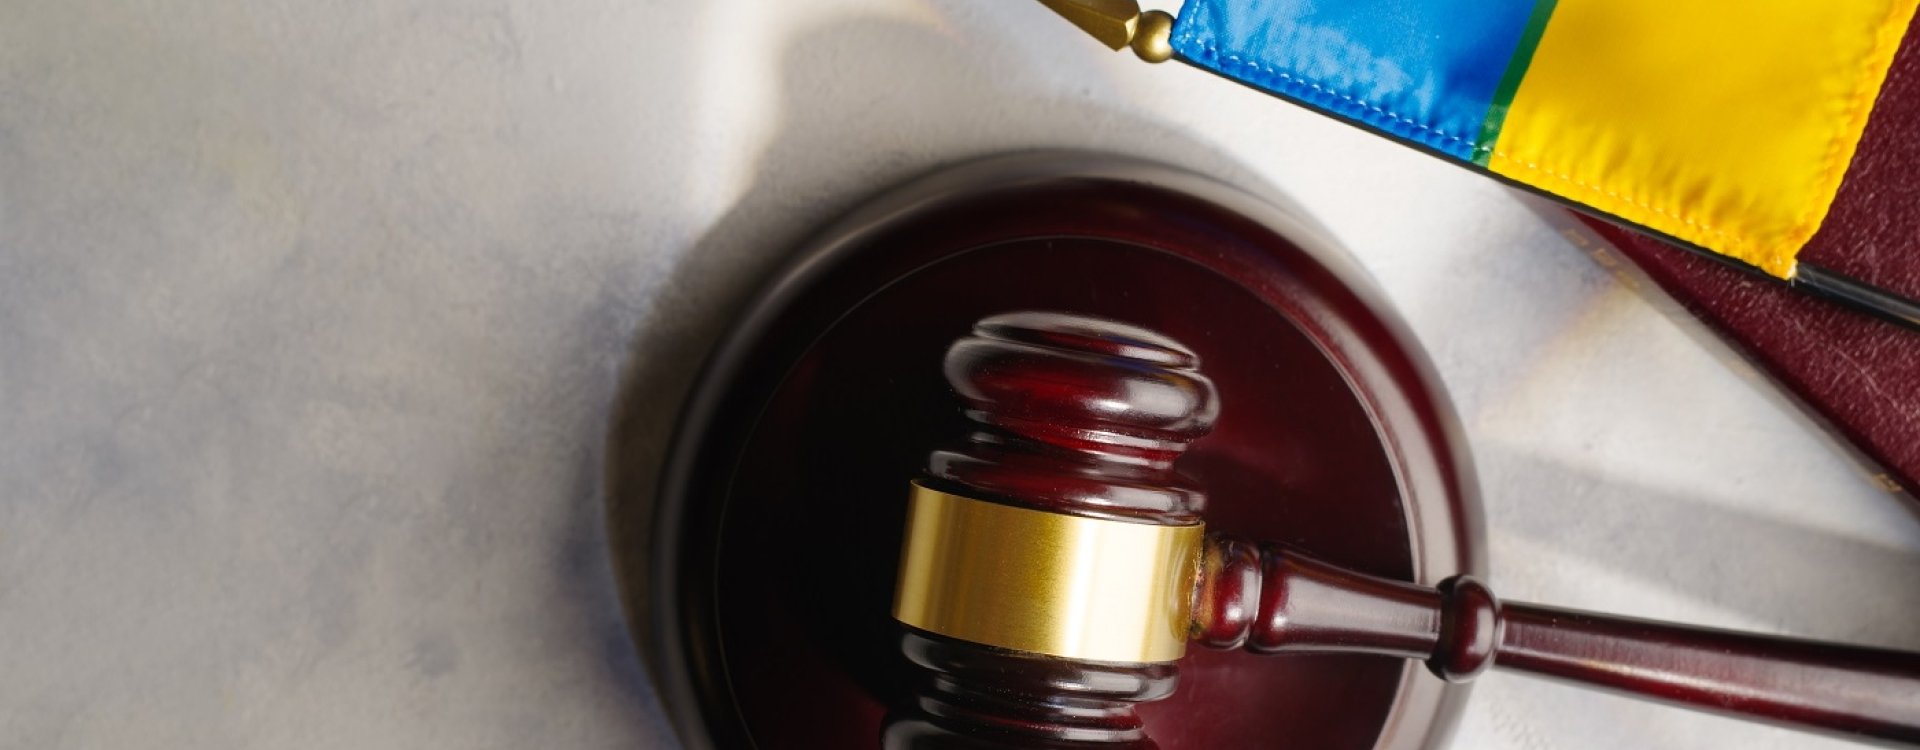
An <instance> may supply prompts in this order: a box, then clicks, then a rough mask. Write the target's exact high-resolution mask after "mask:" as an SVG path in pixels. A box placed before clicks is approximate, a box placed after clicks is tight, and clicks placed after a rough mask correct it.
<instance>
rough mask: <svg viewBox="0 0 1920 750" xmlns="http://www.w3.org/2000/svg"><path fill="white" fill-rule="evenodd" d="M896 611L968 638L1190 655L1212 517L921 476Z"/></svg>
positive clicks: (1121, 655) (1064, 652)
mask: <svg viewBox="0 0 1920 750" xmlns="http://www.w3.org/2000/svg"><path fill="white" fill-rule="evenodd" d="M911 503H912V506H911V508H910V510H909V511H908V515H907V541H906V548H905V550H904V551H903V553H902V554H901V560H900V583H899V588H898V589H897V590H896V591H895V593H894V600H893V616H894V618H895V619H897V620H899V621H900V622H902V623H905V624H907V625H910V626H912V627H915V628H919V629H921V630H924V631H927V632H930V633H934V634H937V635H943V636H947V637H949V638H954V639H958V640H962V641H966V642H969V643H978V644H983V645H987V646H998V647H1000V648H1004V649H1011V650H1014V651H1023V652H1027V653H1034V654H1045V655H1048V656H1058V657H1063V658H1068V659H1079V660H1085V661H1104V662H1125V663H1152V662H1169V661H1174V660H1176V659H1179V658H1180V655H1181V654H1184V653H1186V648H1187V629H1188V627H1189V625H1190V624H1191V622H1192V618H1193V612H1192V606H1193V602H1192V600H1193V587H1194V576H1195V575H1196V574H1197V571H1198V566H1199V560H1200V553H1201V547H1202V540H1203V537H1204V536H1205V527H1204V526H1202V525H1200V524H1195V525H1192V526H1155V525H1151V524H1144V523H1133V522H1129V521H1116V520H1107V519H1100V518H1085V517H1082V516H1071V515H1066V514H1063V513H1048V512H1045V511H1039V510H1032V509H1028V508H1016V507H1013V506H1010V505H1002V504H999V503H992V502H986V501H983V500H973V499H970V498H965V497H960V496H958V495H949V494H947V493H944V492H939V491H936V490H932V489H928V488H926V487H923V486H921V485H920V484H919V483H915V484H914V485H913V491H912V496H911Z"/></svg>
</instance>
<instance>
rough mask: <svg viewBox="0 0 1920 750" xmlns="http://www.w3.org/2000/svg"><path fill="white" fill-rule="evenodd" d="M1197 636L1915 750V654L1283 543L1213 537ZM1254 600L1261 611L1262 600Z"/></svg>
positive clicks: (1919, 677) (1918, 719)
mask: <svg viewBox="0 0 1920 750" xmlns="http://www.w3.org/2000/svg"><path fill="white" fill-rule="evenodd" d="M1204 569H1205V574H1206V576H1207V578H1206V579H1205V585H1204V586H1203V587H1202V596H1201V599H1200V602H1199V607H1198V610H1199V611H1198V612H1197V614H1198V619H1197V623H1198V624H1197V625H1196V633H1197V635H1196V638H1197V640H1199V641H1201V642H1202V643H1206V644H1208V645H1213V646H1216V647H1236V646H1244V647H1245V648H1247V649H1250V650H1252V651H1256V652H1261V653H1289V652H1292V653H1299V652H1309V651H1317V652H1327V651H1347V652H1356V651H1357V652H1367V653H1382V654H1391V655H1396V656H1403V657H1407V658H1415V659H1422V660H1425V661H1426V662H1427V665H1428V667H1429V668H1430V669H1431V670H1432V671H1433V672H1434V674H1436V675H1439V676H1440V677H1441V678H1443V679H1447V680H1450V681H1465V680H1469V679H1472V678H1473V677H1474V676H1475V675H1477V674H1479V673H1480V672H1481V671H1483V670H1484V669H1486V668H1487V667H1489V666H1499V667H1502V668H1505V669H1511V670H1515V671H1519V672H1527V673H1531V674H1536V675H1541V676H1545V677H1551V678H1554V679H1558V680H1564V681H1567V682H1572V683H1578V684H1581V685H1587V686H1592V687H1598V688H1602V689H1607V690H1612V691H1615V692H1619V693H1624V694H1628V695H1633V696H1639V697H1644V698H1650V699H1653V700H1659V701H1665V702H1668V703H1673V704H1678V705H1681V706H1686V707H1690V708H1695V709H1700V710H1705V711H1711V712H1715V713H1721V714H1727V715H1732V716H1737V717H1742V718H1749V719H1756V720H1760V721H1765V722H1770V723H1774V724H1780V725H1784V726H1791V727H1796V728H1801V729H1812V730H1818V731H1824V732H1828V733H1831V734H1836V735H1841V736H1846V737H1851V738H1854V739H1878V740H1882V741H1892V742H1895V743H1901V744H1920V654H1916V653H1909V652H1901V651H1893V650H1887V649H1877V648H1867V647H1862V646H1849V645H1844V644H1836V643H1821V642H1817V641H1808V640H1799V639H1793V638H1782V637H1777V636H1769V635H1759V634H1754V633H1740V632H1735V631H1729V630H1720V629H1714V628H1701V627H1689V626H1685V625H1676V624H1671V623H1662V622H1653V621H1648V620H1638V619H1633V618H1626V617H1614V616H1610V615H1603V614H1595V613H1590V612H1580V611H1575V610H1567V609H1558V608H1554V607H1543V606H1539V605H1533V604H1518V603H1515V604H1502V603H1500V602H1499V601H1498V600H1497V599H1495V598H1494V596H1493V594H1492V592H1491V591H1489V590H1488V589H1487V587H1486V586H1484V585H1482V584H1480V583H1479V582H1478V581H1475V580H1474V579H1472V578H1468V577H1458V578H1453V579H1449V580H1447V581H1446V582H1444V583H1442V584H1441V585H1440V587H1439V588H1437V589H1435V588H1427V587H1424V586H1418V585H1415V584H1410V583H1404V582H1399V581H1390V580H1387V579H1383V578H1377V577H1373V576H1368V575H1363V574H1360V573H1356V572H1353V571H1350V570H1345V569H1342V568H1340V567H1337V566H1334V565H1331V564H1328V563H1325V562H1322V561H1319V560H1315V559H1313V558H1311V557H1307V556H1305V555H1301V554H1299V553H1296V552H1293V551H1290V550H1287V549H1285V548H1282V547H1276V546H1265V547H1255V546H1252V545H1248V544H1245V543H1242V542H1237V541H1234V540H1228V539H1219V538H1215V539H1212V540H1209V544H1208V552H1207V562H1206V565H1205V568H1204ZM1255 602H1257V608H1256V607H1254V606H1249V605H1253V604H1254V603H1255Z"/></svg>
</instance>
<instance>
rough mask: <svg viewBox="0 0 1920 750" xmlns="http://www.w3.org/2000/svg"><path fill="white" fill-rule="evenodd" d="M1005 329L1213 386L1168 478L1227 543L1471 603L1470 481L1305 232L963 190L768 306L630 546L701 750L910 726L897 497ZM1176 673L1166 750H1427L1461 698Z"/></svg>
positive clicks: (1388, 337)
mask: <svg viewBox="0 0 1920 750" xmlns="http://www.w3.org/2000/svg"><path fill="white" fill-rule="evenodd" d="M1018 310H1039V311H1058V312H1070V313H1079V314H1088V315H1097V316H1102V317H1106V318H1111V319H1113V320H1117V321H1122V322H1125V323H1130V324H1134V325H1138V326H1143V327H1146V328H1150V329H1153V330H1156V331H1159V332H1161V333H1164V334H1166V335H1168V336H1171V337H1172V338H1174V339H1176V340H1178V341H1180V342H1182V343H1184V344H1185V345H1186V346H1188V347H1190V348H1191V349H1192V350H1193V351H1194V352H1196V353H1197V354H1198V355H1199V357H1200V362H1201V364H1200V369H1201V371H1202V372H1204V373H1206V374H1207V375H1208V376H1210V377H1211V378H1212V379H1213V381H1214V382H1215V383H1216V384H1217V386H1218V389H1219V399H1220V404H1221V410H1220V417H1219V421H1218V424H1217V426H1216V428H1215V430H1214V432H1213V433H1212V434H1211V435H1210V436H1208V437H1205V438H1203V439H1201V440H1199V441H1198V442H1196V443H1194V445H1193V447H1192V449H1191V450H1190V451H1189V453H1188V454H1187V456H1186V457H1185V458H1183V459H1182V462H1181V464H1180V466H1181V467H1182V468H1183V470H1184V471H1185V472H1186V473H1187V474H1188V475H1190V476H1191V477H1192V478H1194V479H1195V480H1196V481H1197V482H1198V483H1199V484H1200V485H1201V486H1204V487H1205V488H1206V489H1207V491H1208V493H1209V495H1210V501H1209V502H1210V505H1209V506H1208V508H1207V510H1206V512H1205V516H1206V518H1207V522H1208V524H1209V527H1210V529H1214V530H1220V531H1225V532H1229V533H1234V534H1239V535H1242V536H1245V537H1249V538H1260V539H1271V540H1274V541H1278V542H1286V543H1290V544H1293V545H1295V546H1297V547H1298V548H1300V549H1301V550H1303V551H1307V552H1310V553H1312V554H1314V555H1316V556H1319V557H1321V558H1324V559H1325V560H1327V561H1330V562H1334V563H1338V564H1341V565H1345V566H1349V567H1351V568H1354V569H1357V570H1359V571H1363V572H1367V573H1372V574H1376V575H1381V576H1387V577H1392V578H1397V579H1402V580H1408V581H1418V582H1423V583H1429V584H1431V583H1435V582H1438V581H1439V580H1441V579H1443V578H1445V577H1447V576H1450V575H1454V574H1457V573H1473V574H1482V573H1484V570H1482V567H1483V562H1482V560H1483V552H1482V544H1481V531H1480V521H1479V510H1478V500H1477V497H1476V496H1475V486H1474V480H1473V473H1472V467H1471V463H1470V461H1469V459H1468V456H1467V450H1466V446H1465V444H1464V442H1463V440H1462V438H1461V435H1460V431H1459V429H1458V426H1457V425H1456V422H1455V420H1454V417H1453V415H1452V412H1451V408H1450V407H1449V405H1448V404H1447V402H1446V400H1445V398H1444V396H1443V394H1442V392H1441V390H1440V388H1439V386H1438V383H1437V380H1436V379H1435V377H1434V375H1433V373H1432V371H1431V368H1430V367H1429V365H1428V364H1427V363H1426V361H1425V358H1424V356H1423V355H1422V354H1421V353H1420V352H1419V350H1418V349H1417V348H1416V347H1415V346H1414V345H1413V343H1412V340H1411V338H1410V337H1409V336H1408V335H1407V333H1406V331H1405V329H1404V328H1403V326H1402V325H1401V324H1400V323H1399V322H1398V321H1396V320H1395V319H1394V318H1393V316H1392V315H1391V314H1390V313H1389V312H1387V310H1386V308H1385V306H1384V305H1383V304H1382V303H1381V302H1380V299H1379V295H1378V294H1377V293H1376V292H1375V291H1373V289H1372V288H1371V287H1370V286H1369V285H1368V283H1367V281H1366V279H1365V278H1364V276H1363V274H1361V273H1360V272H1359V270H1358V269H1357V268H1356V267H1354V266H1352V265H1351V263H1350V261H1349V260H1348V259H1347V257H1346V256H1345V255H1344V254H1342V253H1341V252H1339V251H1338V250H1336V249H1334V247H1333V245H1332V244H1331V243H1330V242H1329V241H1328V240H1326V239H1325V238H1324V237H1323V236H1322V235H1321V234H1319V233H1318V232H1317V231H1315V230H1314V229H1312V228H1311V227H1310V226H1309V225H1308V224H1306V223H1305V222H1303V221H1302V220H1301V219H1300V217H1299V216H1298V215H1296V214H1290V213H1289V212H1287V211H1284V210H1281V209H1278V208H1275V207H1274V206H1272V205H1270V204H1267V203H1264V202H1261V201H1259V200H1256V199H1254V198H1252V197H1250V196H1248V195H1247V194H1245V193H1242V192H1239V191H1237V190H1234V189H1232V188H1229V187H1226V186H1224V185H1221V184H1219V183H1217V182H1213V181H1211V180H1208V179H1205V178H1202V177H1199V176H1196V175H1192V174H1188V173H1185V172H1181V171H1178V170H1174V169H1170V168H1166V167H1161V166H1155V165H1150V164H1144V163H1140V162H1136V161H1131V160H1124V159H1118V158H1113V157H1098V156H1089V155H1083V154H1033V155H1017V156H1011V157H1002V158H997V159H992V160H988V161H984V162H976V163H973V164H969V165H965V166H961V167H958V168H954V169H950V170H947V171H944V172H941V173H938V174H935V175H933V176H930V177H927V178H924V179H921V180H919V181H916V182H914V183H912V184H909V185H907V186H904V187H902V188H899V189H897V190H895V191H892V192H890V193H888V194H886V195H883V196H881V197H880V198H879V199H877V200H876V201H874V202H873V203H871V204H869V205H868V206H866V207H865V208H863V209H860V210H859V211H857V212H855V213H854V214H853V215H851V216H849V217H848V218H846V219H844V220H842V221H841V222H839V223H838V224H836V225H835V226H833V227H832V228H830V229H829V230H828V231H826V232H825V233H824V234H822V235H821V236H820V237H819V238H818V239H817V240H816V241H815V242H813V243H811V244H809V245H808V246H807V247H806V248H804V249H803V251H802V252H801V253H800V254H799V256H798V257H797V258H796V259H795V261H794V263H793V264H792V265H790V266H789V267H788V268H787V269H786V270H785V271H784V272H782V273H781V274H779V275H778V276H777V278H775V279H774V281H773V283H772V284H771V285H770V286H768V287H767V288H766V290H765V291H764V293H763V294H762V295H760V296H759V297H758V298H756V299H755V301H754V302H753V304H752V305H751V306H750V308H749V309H747V310H746V311H745V312H744V313H743V314H742V315H741V316H740V318H739V319H738V323H737V325H736V326H735V327H734V328H733V329H732V331H731V333H730V334H729V335H728V336H727V337H726V339H725V340H724V341H722V342H720V343H719V344H718V347H717V349H716V350H715V354H714V355H713V358H712V359H711V360H710V361H709V363H708V365H707V370H706V373H705V375H704V376H703V378H702V380H701V382H700V384H699V385H698V386H697V387H696V390H695V392H694V394H693V395H692V397H691V401H690V402H689V404H688V405H687V409H686V411H685V413H684V416H683V421H682V423H681V424H680V426H679V432H678V435H677V437H676V439H675V442H674V445H673V448H672V454H671V455H670V457H669V458H668V462H667V465H666V468H665V471H664V474H663V480H662V484H661V487H660V489H659V493H658V496H657V498H656V507H655V508H653V509H652V512H653V513H654V514H655V515H654V517H653V523H652V529H653V538H652V539H651V541H650V544H649V545H647V546H646V547H645V548H640V546H639V545H632V544H625V545H618V544H617V545H616V555H617V557H618V565H619V568H620V569H621V572H622V575H623V578H624V579H625V580H626V581H627V582H628V585H627V586H626V591H627V595H628V596H629V597H638V598H641V599H642V600H641V601H634V602H630V605H633V606H631V607H630V609H631V610H632V611H635V612H644V613H646V615H645V618H644V621H642V622H637V623H636V628H638V629H639V631H640V633H639V638H640V639H641V641H642V644H643V647H644V648H645V649H646V651H647V653H648V655H649V661H650V667H651V670H652V674H653V676H654V679H655V680H656V682H657V683H658V687H659V689H660V693H661V695H662V698H663V700H664V701H665V702H666V704H667V706H668V709H669V712H670V713H671V714H672V716H673V718H674V721H675V723H676V726H677V728H678V730H679V731H680V734H681V738H682V740H683V741H684V742H685V743H686V744H687V745H688V746H689V747H693V748H706V747H719V748H747V747H762V748H787V747H794V748H876V747H878V746H879V744H880V739H881V727H882V722H883V721H884V719H885V716H886V714H887V712H888V711H889V710H890V709H892V708H894V707H896V706H898V705H900V704H901V703H902V702H903V701H906V700H908V699H909V695H910V692H909V687H908V685H907V680H908V679H910V673H909V671H908V669H907V665H906V664H905V662H904V661H903V659H902V657H901V656H900V654H899V652H898V641H899V628H900V626H899V625H898V624H896V623H895V622H894V621H893V620H892V618H891V617H890V616H889V612H890V606H891V604H892V600H893V587H894V580H895V572H896V566H897V564H898V560H899V555H900V547H901V538H902V523H903V520H904V515H905V511H906V507H907V506H906V498H907V490H908V482H909V480H911V479H913V478H914V477H915V476H916V472H917V471H919V469H920V467H921V466H922V465H923V463H924V461H925V458H926V455H927V453H928V451H929V450H932V449H934V448H937V447H940V446H941V445H942V444H943V443H946V442H950V441H951V440H953V439H954V438H956V437H957V436H961V435H964V434H966V433H967V431H968V426H967V423H966V421H965V419H964V418H963V417H962V415H961V414H960V411H959V402H958V401H957V400H956V398H955V396H954V394H953V393H952V392H951V391H950V390H949V389H948V387H947V385H946V383H945V381H944V380H943V379H942V376H941V372H940V368H941V361H942V354H943V353H944V351H945V349H946V347H947V346H948V345H949V344H950V343H952V342H953V341H954V340H955V339H956V338H959V337H961V336H964V335H966V334H967V333H968V331H969V330H970V328H971V327H972V325H973V324H974V322H975V321H977V320H979V319H981V318H983V317H986V316H989V315H994V314H997V313H1004V312H1009V311H1018ZM620 512H637V511H633V510H631V509H627V510H621V509H615V513H616V514H618V513H620ZM617 520H618V519H616V521H617ZM1180 671H1181V676H1180V685H1179V689H1178V691H1177V692H1176V693H1175V695H1174V697H1172V698H1170V699H1168V700H1165V701H1161V702H1157V703H1153V704H1148V705H1146V706H1144V707H1142V709H1141V713H1142V714H1143V715H1144V716H1145V719H1146V723H1147V727H1148V731H1149V734H1150V736H1152V737H1153V738H1154V739H1155V740H1156V741H1157V742H1158V743H1159V745H1160V747H1162V748H1165V749H1166V750H1184V749H1188V748H1194V749H1197V748H1254V747H1311V748H1321V749H1324V750H1341V749H1344V748H1351V749H1354V750H1362V749H1364V748H1415V747H1422V746H1426V745H1429V744H1432V743H1434V742H1436V741H1437V740H1438V739H1440V738H1443V737H1444V735H1445V733H1446V731H1447V729H1448V726H1449V724H1450V723H1451V719H1452V717H1453V715H1454V714H1455V713H1456V712H1457V709H1458V703H1459V701H1460V700H1461V699H1462V698H1464V691H1463V689H1462V688H1460V687H1457V686H1448V685H1446V684H1444V683H1442V682H1440V681H1439V680H1436V679H1434V678H1432V677H1431V676H1430V675H1427V674H1425V673H1424V670H1423V668H1422V667H1420V666H1419V665H1418V664H1417V663H1410V662H1405V661H1403V660H1399V659H1390V658H1386V657H1375V656H1368V655H1325V656H1294V657H1284V658H1267V659H1246V658H1240V657H1238V656H1236V655H1234V654H1230V653H1214V652H1208V651H1206V650H1205V649H1202V648H1199V647H1194V648H1192V649H1190V650H1189V652H1188V655H1187V656H1186V657H1185V658H1184V659H1183V660H1182V662H1181V663H1180Z"/></svg>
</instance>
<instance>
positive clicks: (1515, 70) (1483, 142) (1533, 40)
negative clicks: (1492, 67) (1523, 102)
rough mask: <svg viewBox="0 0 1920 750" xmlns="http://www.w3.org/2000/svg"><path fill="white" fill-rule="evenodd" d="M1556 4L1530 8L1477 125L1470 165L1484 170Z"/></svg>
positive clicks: (1542, 2)
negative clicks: (1516, 42) (1478, 133)
mask: <svg viewBox="0 0 1920 750" xmlns="http://www.w3.org/2000/svg"><path fill="white" fill-rule="evenodd" d="M1557 2H1558V0H1539V2H1537V3H1535V4H1534V6H1533V14H1532V15H1529V16H1527V29H1526V31H1524V32H1522V33H1521V34H1520V44H1519V45H1517V46H1516V47H1514V50H1513V59H1511V60H1508V61H1507V72H1506V74H1505V75H1502V76H1501V77H1500V87H1499V88H1496V89H1494V90H1493V106H1491V107H1488V108H1487V119H1486V121H1485V122H1482V123H1481V124H1480V138H1479V139H1478V140H1477V141H1476V142H1475V143H1474V149H1473V163H1475V164H1478V165H1480V166H1483V167H1484V166H1487V163H1488V162H1489V161H1491V160H1492V159H1493V144H1494V143H1495V142H1497V141H1499V140H1500V128H1502V127H1504V126H1505V125H1506V124H1507V108H1508V107H1510V106H1512V105H1513V95H1514V94H1515V93H1517V92H1518V91H1520V80H1521V79H1523V78H1526V77H1527V68H1528V67H1530V66H1532V65H1533V52H1534V50H1536V49H1539V48H1540V37H1542V36H1544V35H1546V33H1547V19H1550V18H1552V17H1553V8H1554V5H1555V4H1556V3H1557Z"/></svg>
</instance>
